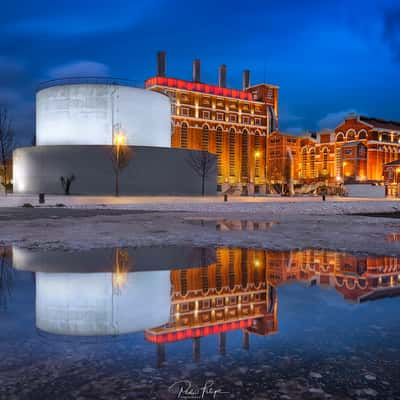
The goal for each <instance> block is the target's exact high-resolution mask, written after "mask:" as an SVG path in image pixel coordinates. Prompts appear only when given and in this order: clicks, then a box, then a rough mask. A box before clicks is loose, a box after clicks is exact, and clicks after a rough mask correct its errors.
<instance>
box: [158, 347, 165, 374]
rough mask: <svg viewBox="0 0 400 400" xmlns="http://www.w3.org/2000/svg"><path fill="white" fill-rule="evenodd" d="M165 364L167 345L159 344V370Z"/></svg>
mask: <svg viewBox="0 0 400 400" xmlns="http://www.w3.org/2000/svg"><path fill="white" fill-rule="evenodd" d="M164 362H165V344H164V343H158V344H157V368H161V367H162V366H163V364H164Z"/></svg>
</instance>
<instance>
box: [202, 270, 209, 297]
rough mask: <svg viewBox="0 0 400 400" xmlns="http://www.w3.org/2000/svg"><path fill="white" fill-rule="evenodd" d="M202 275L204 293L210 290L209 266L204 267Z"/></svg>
mask: <svg viewBox="0 0 400 400" xmlns="http://www.w3.org/2000/svg"><path fill="white" fill-rule="evenodd" d="M200 275H201V283H202V288H203V293H207V292H208V267H202V268H201V272H200Z"/></svg>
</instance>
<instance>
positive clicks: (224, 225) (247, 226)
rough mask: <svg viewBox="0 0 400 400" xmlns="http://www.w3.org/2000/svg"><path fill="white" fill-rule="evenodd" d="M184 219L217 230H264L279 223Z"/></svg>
mask: <svg viewBox="0 0 400 400" xmlns="http://www.w3.org/2000/svg"><path fill="white" fill-rule="evenodd" d="M185 221H187V222H189V223H191V224H195V225H200V226H209V227H214V226H215V228H216V230H217V231H222V232H230V231H266V230H269V229H271V228H272V227H273V226H274V225H277V224H279V222H277V221H252V220H243V219H219V220H216V219H211V218H210V219H205V218H199V219H197V218H187V219H185Z"/></svg>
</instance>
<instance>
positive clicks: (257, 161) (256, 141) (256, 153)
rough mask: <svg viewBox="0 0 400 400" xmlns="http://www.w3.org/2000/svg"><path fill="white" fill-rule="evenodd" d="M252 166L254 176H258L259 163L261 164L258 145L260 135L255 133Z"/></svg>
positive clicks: (259, 146)
mask: <svg viewBox="0 0 400 400" xmlns="http://www.w3.org/2000/svg"><path fill="white" fill-rule="evenodd" d="M254 150H255V153H254V158H255V161H254V164H255V176H256V177H259V176H260V163H261V145H260V134H259V133H258V132H256V135H255V137H254Z"/></svg>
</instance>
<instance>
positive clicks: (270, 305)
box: [145, 250, 277, 359]
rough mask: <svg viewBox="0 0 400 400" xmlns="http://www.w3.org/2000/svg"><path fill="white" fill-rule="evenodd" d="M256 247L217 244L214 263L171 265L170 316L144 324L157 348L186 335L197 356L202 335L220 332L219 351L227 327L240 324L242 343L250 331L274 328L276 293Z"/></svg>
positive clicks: (221, 349) (147, 333) (262, 333)
mask: <svg viewBox="0 0 400 400" xmlns="http://www.w3.org/2000/svg"><path fill="white" fill-rule="evenodd" d="M258 253H262V252H256V251H251V250H249V251H246V250H241V251H237V250H219V251H217V262H216V263H214V264H211V265H209V266H205V267H203V268H193V269H188V270H175V271H172V272H171V283H172V288H173V291H172V299H171V305H172V306H171V319H170V321H169V322H168V323H167V324H166V325H163V326H160V327H156V328H153V329H150V330H147V331H146V333H145V335H146V339H147V340H149V341H150V342H152V343H157V344H158V345H159V349H160V348H162V346H163V345H164V344H165V343H170V342H175V341H179V340H183V339H190V338H191V339H193V340H194V342H193V352H194V358H195V359H198V358H199V352H200V339H199V338H200V337H202V336H207V335H211V334H219V351H220V352H221V353H224V352H225V346H226V335H225V333H226V332H227V331H230V330H235V329H243V335H244V337H243V343H244V346H245V347H248V346H249V340H248V334H249V332H252V333H255V334H259V335H268V334H270V333H273V332H276V330H277V319H276V315H277V313H276V310H277V301H276V293H275V289H274V287H273V286H272V285H270V284H269V283H268V282H267V279H266V265H265V263H259V262H258V258H257V257H258ZM163 353H164V352H163V351H161V350H159V354H163Z"/></svg>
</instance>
